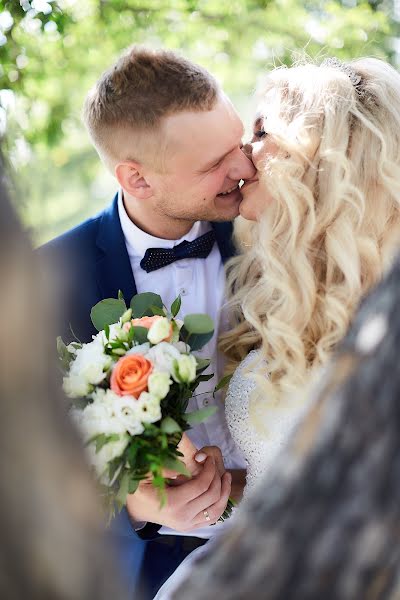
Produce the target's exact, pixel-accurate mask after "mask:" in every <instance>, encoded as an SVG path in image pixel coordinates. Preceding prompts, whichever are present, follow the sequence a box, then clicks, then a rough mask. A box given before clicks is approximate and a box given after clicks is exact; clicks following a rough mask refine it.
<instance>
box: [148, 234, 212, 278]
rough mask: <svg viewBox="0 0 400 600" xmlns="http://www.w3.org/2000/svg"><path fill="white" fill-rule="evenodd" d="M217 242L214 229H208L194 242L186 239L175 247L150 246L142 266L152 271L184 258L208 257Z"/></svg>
mask: <svg viewBox="0 0 400 600" xmlns="http://www.w3.org/2000/svg"><path fill="white" fill-rule="evenodd" d="M214 242H215V233H214V231H208V232H207V233H205V234H204V235H201V236H200V237H198V238H197V239H195V240H193V242H187V241H186V240H184V241H183V242H181V243H180V244H178V245H177V246H175V247H174V248H148V249H147V250H146V253H145V255H144V257H143V258H142V260H141V261H140V266H141V267H142V269H144V270H145V271H146V273H150V271H156V270H157V269H161V268H162V267H166V266H167V265H170V264H171V263H173V262H175V261H176V260H182V259H184V258H207V256H208V255H209V254H210V252H211V250H212V247H213V246H214Z"/></svg>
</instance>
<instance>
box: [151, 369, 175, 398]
mask: <svg viewBox="0 0 400 600" xmlns="http://www.w3.org/2000/svg"><path fill="white" fill-rule="evenodd" d="M171 383H172V381H171V379H170V377H169V373H166V372H165V371H160V372H158V373H157V372H156V373H152V374H151V375H150V377H149V379H148V381H147V387H148V390H149V392H150V394H152V395H153V396H156V397H157V398H159V399H160V400H162V399H163V398H165V396H166V395H167V394H168V392H169V388H170V386H171Z"/></svg>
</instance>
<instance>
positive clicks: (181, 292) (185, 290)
mask: <svg viewBox="0 0 400 600" xmlns="http://www.w3.org/2000/svg"><path fill="white" fill-rule="evenodd" d="M179 293H180V295H181V296H186V295H187V289H186V288H181V289H180V290H179Z"/></svg>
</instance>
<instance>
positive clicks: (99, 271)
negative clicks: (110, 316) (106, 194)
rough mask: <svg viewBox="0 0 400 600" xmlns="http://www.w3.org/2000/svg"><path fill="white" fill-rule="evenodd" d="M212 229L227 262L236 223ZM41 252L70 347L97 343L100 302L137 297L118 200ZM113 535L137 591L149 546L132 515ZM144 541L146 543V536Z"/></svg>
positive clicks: (123, 518) (124, 514)
mask: <svg viewBox="0 0 400 600" xmlns="http://www.w3.org/2000/svg"><path fill="white" fill-rule="evenodd" d="M212 227H213V229H214V231H215V234H216V240H217V244H218V247H219V250H220V252H221V257H222V260H223V261H224V262H225V261H226V260H227V259H228V258H230V257H231V256H232V255H233V252H234V251H233V245H232V241H231V236H232V224H231V223H212ZM38 252H39V254H40V255H41V257H42V259H43V261H44V262H45V263H49V265H48V266H49V267H50V269H49V271H50V273H51V277H52V279H51V281H49V285H48V289H49V290H54V289H56V293H55V302H57V303H58V307H59V310H58V313H59V315H60V319H59V327H58V333H59V335H61V336H62V337H63V339H64V341H65V342H67V343H68V342H69V341H71V340H72V339H73V338H74V336H76V337H77V338H78V339H79V340H80V341H81V342H89V341H91V338H92V335H93V334H95V333H96V330H95V329H94V327H93V325H92V323H91V320H90V310H91V308H92V307H93V306H94V305H95V304H96V303H97V302H99V301H100V300H103V299H104V298H116V297H117V296H118V290H121V291H122V292H123V294H124V297H125V299H126V301H127V303H129V302H130V299H131V297H132V296H133V295H134V294H136V285H135V278H134V273H132V269H131V264H130V260H129V256H128V253H127V250H126V245H125V240H124V235H123V232H122V228H121V223H120V220H119V214H118V196H117V195H116V196H115V198H114V200H113V202H112V203H111V205H110V206H109V207H108V208H106V209H105V210H104V211H102V212H101V213H100V214H99V215H97V216H95V217H93V218H90V219H88V220H87V221H85V222H84V223H81V224H80V225H78V226H77V227H75V228H74V229H71V230H70V231H67V232H66V233H64V234H63V235H61V236H60V237H58V238H56V239H54V240H52V241H51V242H49V243H47V244H45V245H44V246H42V247H41V248H40V249H39V251H38ZM146 291H152V290H146ZM72 332H73V333H72ZM111 530H112V535H113V536H114V541H115V542H116V550H117V553H118V555H119V563H120V565H121V566H122V570H123V572H124V575H125V577H126V579H127V581H128V584H129V585H130V586H131V587H134V584H135V581H136V577H137V574H138V570H139V568H140V564H141V559H142V557H143V553H144V542H143V541H142V540H141V539H140V538H139V537H138V535H137V534H136V532H135V531H134V529H133V527H132V526H131V523H130V521H129V517H128V515H127V512H126V510H123V511H121V513H120V514H119V516H118V517H117V518H116V519H114V521H113V523H112V528H111ZM151 533H152V532H151V531H150V535H149V536H148V539H150V538H151ZM141 536H142V537H145V538H146V536H145V534H144V533H143V532H142V533H141Z"/></svg>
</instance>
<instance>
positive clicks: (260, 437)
mask: <svg viewBox="0 0 400 600" xmlns="http://www.w3.org/2000/svg"><path fill="white" fill-rule="evenodd" d="M258 354H259V350H253V351H252V352H250V353H249V354H248V355H247V356H246V358H245V359H244V360H243V361H242V362H241V363H240V365H239V366H238V368H237V369H236V371H235V373H234V374H233V376H232V379H231V381H230V384H229V388H228V392H227V395H226V399H225V413H226V420H227V423H228V426H229V429H230V432H231V435H232V437H233V439H234V441H235V443H236V445H237V446H238V448H239V449H240V450H241V451H242V452H243V455H244V457H245V459H246V462H247V463H248V470H247V485H246V488H245V495H247V493H248V492H249V491H250V490H251V488H252V487H253V486H254V485H255V483H256V482H257V480H258V479H259V478H260V477H261V476H262V475H263V474H264V473H265V472H266V471H267V470H268V469H269V468H270V467H271V466H272V465H273V463H274V461H275V459H276V457H277V456H278V454H279V452H280V450H281V449H282V448H283V447H284V446H285V444H286V442H287V441H288V438H289V435H290V433H291V432H292V430H293V428H294V427H295V426H296V424H297V423H298V422H299V420H300V418H301V416H302V415H303V413H304V412H305V410H306V408H307V406H308V403H307V402H305V401H301V400H299V399H297V398H295V397H294V398H292V399H287V400H284V401H282V402H279V404H277V405H271V403H268V400H267V399H266V402H265V410H264V409H263V410H262V414H259V413H260V411H257V417H256V422H254V418H253V419H252V418H251V415H250V411H249V406H250V398H251V394H252V392H253V390H254V389H255V388H256V382H255V381H254V379H253V378H251V376H250V375H251V370H252V363H257V357H258Z"/></svg>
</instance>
